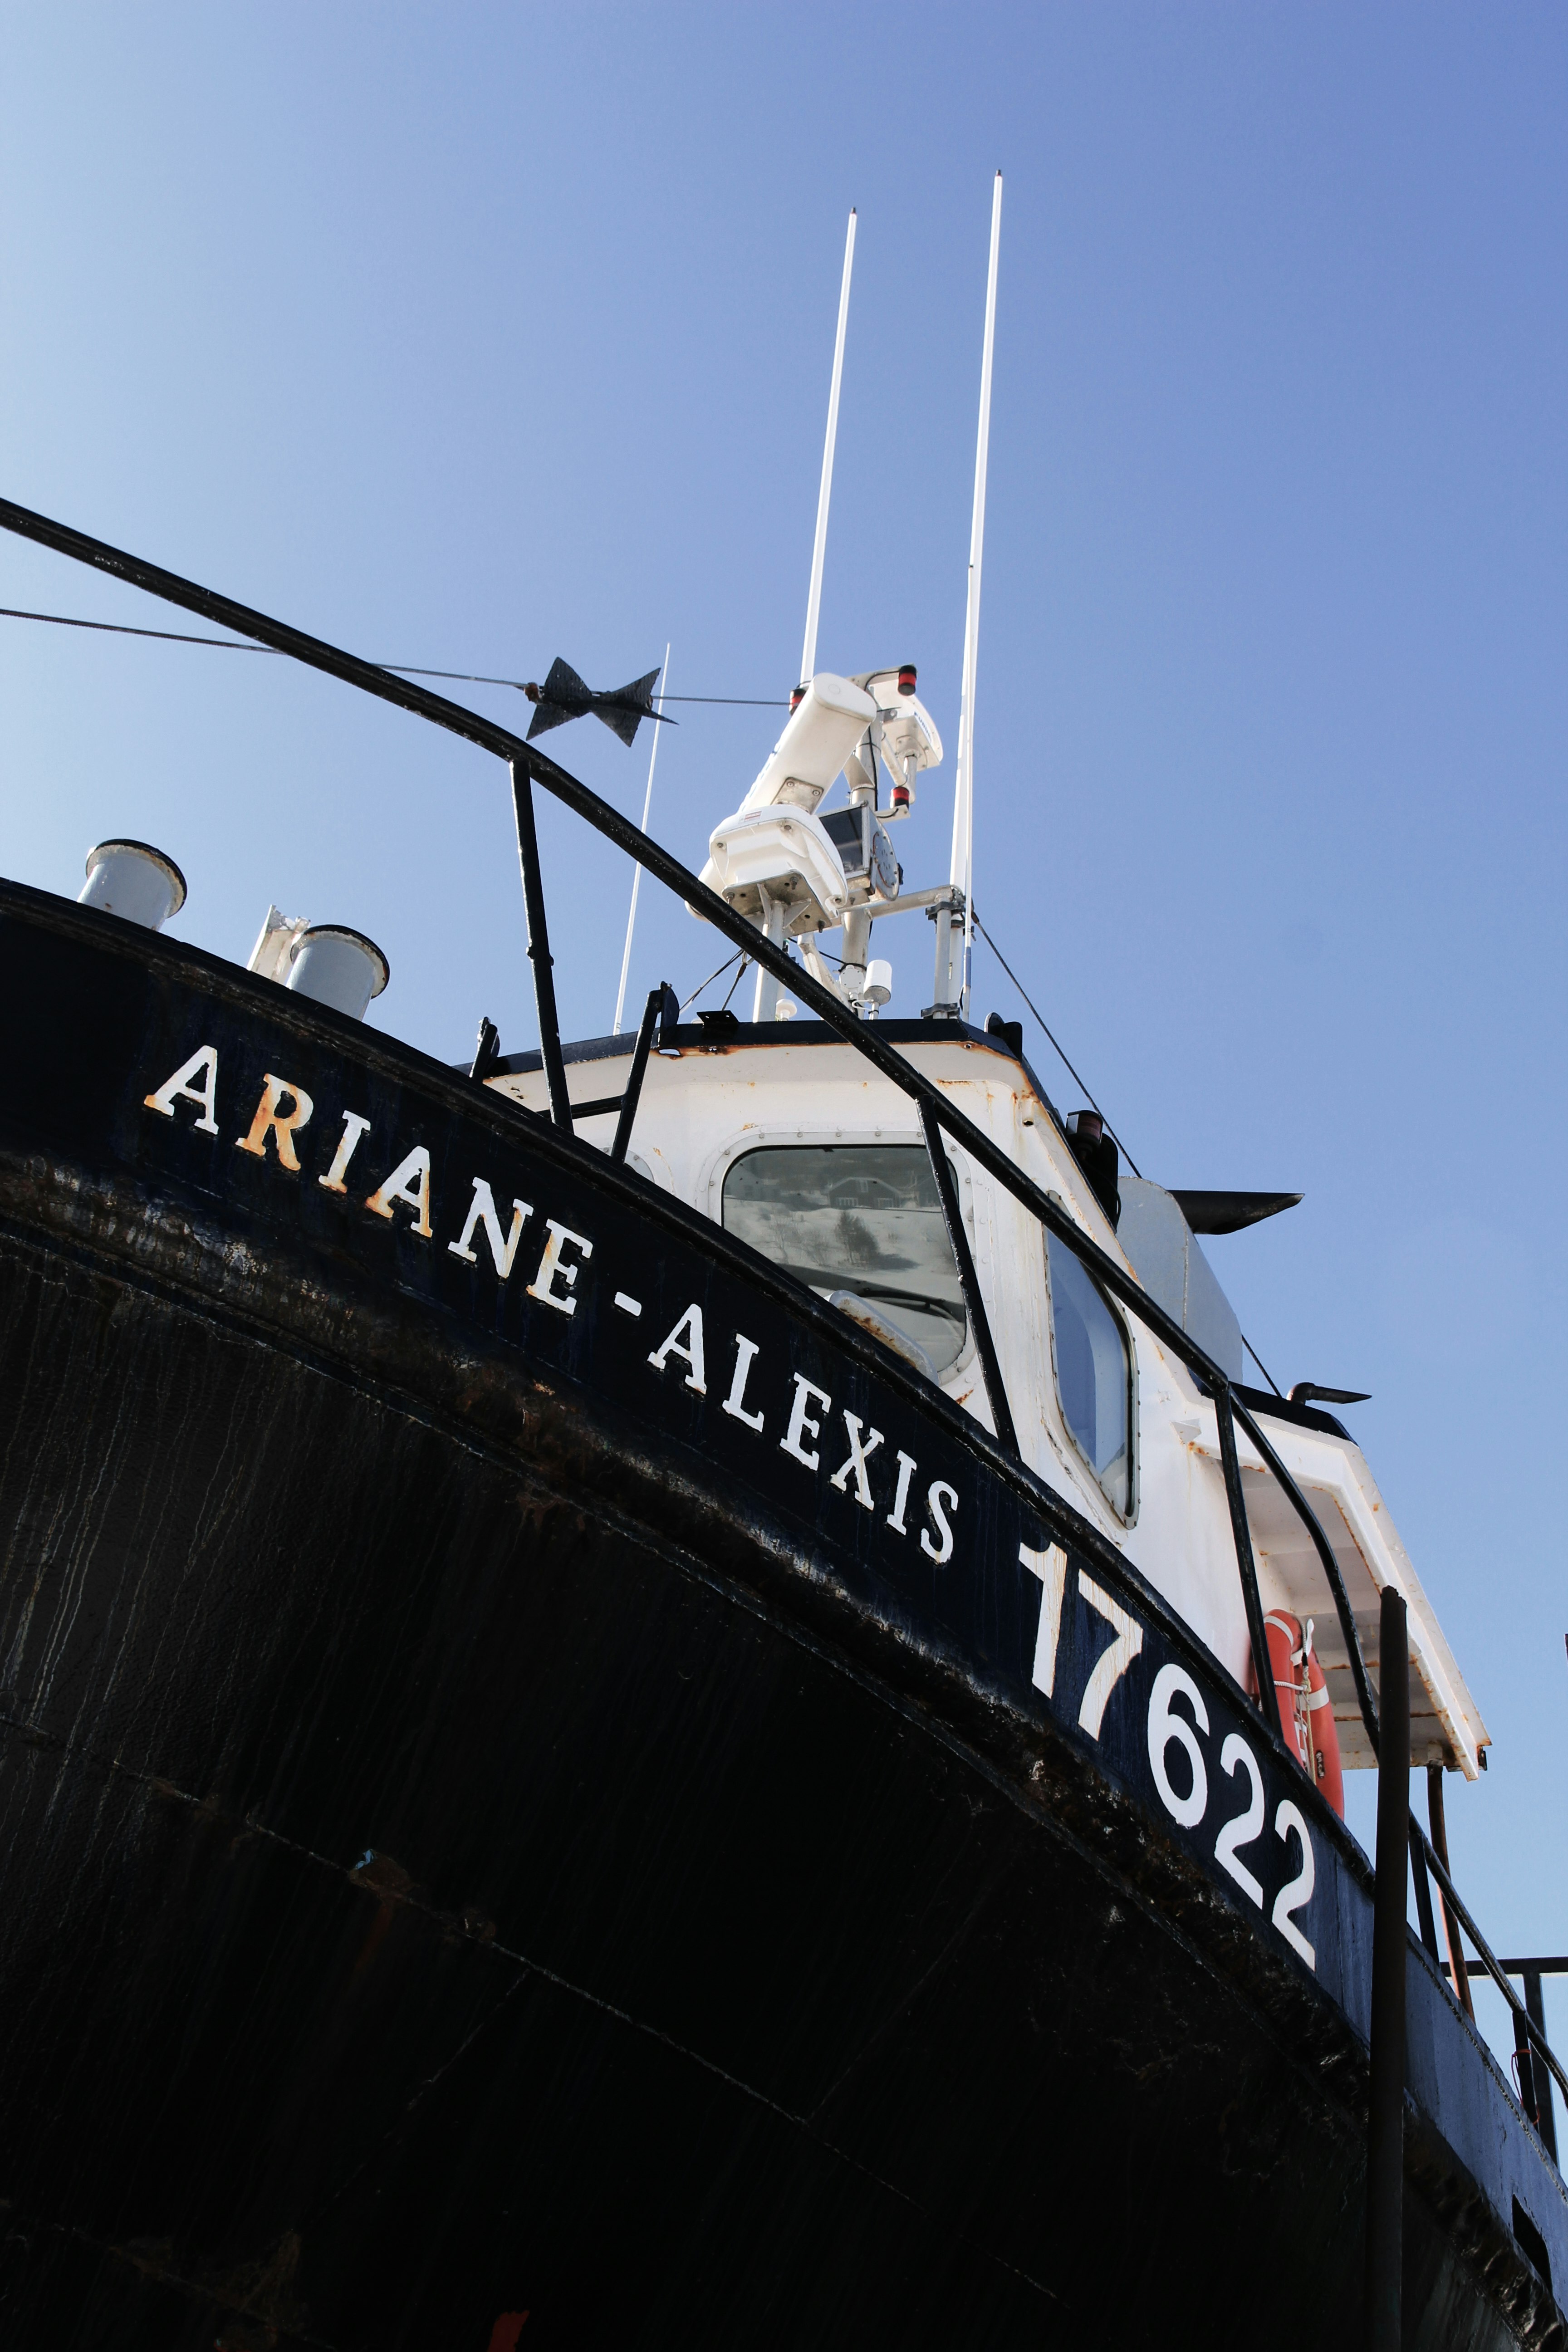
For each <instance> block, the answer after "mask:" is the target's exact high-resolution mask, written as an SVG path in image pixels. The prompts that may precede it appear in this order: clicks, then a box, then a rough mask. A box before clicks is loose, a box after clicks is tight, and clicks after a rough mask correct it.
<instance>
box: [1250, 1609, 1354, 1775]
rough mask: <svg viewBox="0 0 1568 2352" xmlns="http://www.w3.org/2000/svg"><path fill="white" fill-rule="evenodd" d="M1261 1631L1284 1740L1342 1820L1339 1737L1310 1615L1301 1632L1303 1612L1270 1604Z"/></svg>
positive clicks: (1341, 1773)
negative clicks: (1265, 1638) (1294, 1614)
mask: <svg viewBox="0 0 1568 2352" xmlns="http://www.w3.org/2000/svg"><path fill="white" fill-rule="evenodd" d="M1263 1630H1264V1633H1266V1634H1267V1636H1268V1664H1269V1668H1270V1671H1271V1672H1272V1674H1273V1676H1274V1697H1275V1703H1276V1705H1277V1706H1278V1707H1279V1728H1280V1730H1281V1731H1282V1732H1283V1733H1284V1735H1285V1745H1286V1747H1287V1748H1289V1750H1290V1753H1291V1755H1292V1756H1294V1758H1295V1759H1296V1761H1297V1762H1298V1763H1299V1764H1300V1767H1301V1769H1302V1771H1303V1772H1305V1773H1306V1775H1307V1777H1308V1778H1309V1780H1313V1781H1315V1782H1316V1783H1317V1786H1318V1788H1319V1789H1320V1790H1321V1792H1322V1794H1323V1795H1324V1796H1325V1797H1326V1798H1327V1799H1328V1801H1329V1802H1330V1804H1331V1805H1332V1807H1333V1809H1334V1811H1335V1812H1336V1813H1338V1815H1339V1817H1340V1819H1341V1821H1343V1819H1344V1817H1345V1783H1344V1774H1343V1771H1342V1769H1341V1765H1340V1736H1339V1733H1338V1731H1337V1730H1336V1729H1335V1727H1334V1710H1333V1706H1332V1703H1331V1700H1330V1697H1329V1686H1328V1684H1327V1683H1326V1682H1325V1680H1324V1678H1323V1669H1322V1667H1321V1665H1320V1664H1319V1663H1318V1654H1317V1652H1316V1651H1315V1650H1314V1649H1313V1647H1312V1631H1313V1629H1312V1622H1311V1620H1310V1618H1309V1619H1308V1621H1307V1627H1306V1631H1305V1632H1303V1631H1302V1628H1301V1621H1300V1618H1299V1617H1292V1616H1290V1615H1289V1613H1288V1612H1286V1611H1285V1610H1283V1609H1271V1610H1270V1611H1269V1612H1268V1616H1267V1617H1266V1618H1265V1619H1264V1621H1263ZM1303 1669H1305V1671H1304V1672H1303Z"/></svg>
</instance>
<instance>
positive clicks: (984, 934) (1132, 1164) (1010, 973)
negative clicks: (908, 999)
mask: <svg viewBox="0 0 1568 2352" xmlns="http://www.w3.org/2000/svg"><path fill="white" fill-rule="evenodd" d="M974 928H975V929H976V930H977V931H978V932H979V934H980V936H981V938H982V939H983V940H984V942H985V944H986V946H987V947H988V948H989V949H990V950H991V952H992V954H993V955H994V957H995V959H996V961H997V962H998V963H999V964H1000V965H1001V967H1002V969H1003V971H1005V973H1006V975H1007V977H1008V979H1009V980H1010V981H1011V982H1012V983H1013V985H1014V987H1015V988H1016V990H1017V992H1018V993H1019V995H1020V996H1021V997H1022V998H1023V1000H1024V1002H1025V1003H1026V1005H1027V1006H1028V1008H1029V1010H1030V1012H1031V1013H1033V1014H1034V1016H1035V1018H1036V1020H1037V1021H1038V1022H1039V1024H1040V1026H1041V1028H1042V1029H1045V1032H1046V1034H1047V1037H1050V1040H1051V1044H1052V1045H1053V1046H1055V1047H1056V1050H1057V1052H1058V1054H1060V1055H1061V1059H1062V1062H1063V1065H1064V1066H1065V1067H1066V1068H1067V1069H1068V1070H1069V1071H1071V1073H1072V1076H1073V1077H1074V1078H1075V1079H1077V1080H1078V1083H1079V1086H1080V1087H1083V1090H1084V1093H1085V1094H1086V1095H1089V1102H1090V1104H1091V1105H1092V1107H1093V1108H1094V1109H1096V1110H1097V1111H1100V1118H1102V1119H1105V1131H1106V1133H1107V1135H1109V1136H1110V1138H1111V1139H1112V1140H1113V1141H1114V1142H1115V1144H1116V1146H1117V1148H1118V1150H1120V1151H1121V1155H1122V1158H1123V1159H1124V1160H1126V1162H1127V1165H1128V1166H1129V1168H1131V1171H1132V1173H1133V1174H1134V1176H1142V1172H1143V1171H1142V1169H1141V1168H1140V1167H1139V1165H1138V1163H1137V1161H1136V1160H1134V1159H1133V1157H1132V1154H1131V1152H1130V1151H1129V1150H1128V1149H1127V1146H1126V1145H1125V1144H1124V1143H1123V1142H1122V1140H1121V1137H1120V1136H1119V1135H1118V1134H1117V1132H1116V1129H1114V1128H1113V1127H1112V1126H1111V1124H1110V1120H1109V1119H1108V1118H1105V1113H1104V1112H1103V1111H1102V1110H1100V1105H1099V1104H1098V1103H1097V1102H1095V1099H1094V1097H1093V1096H1092V1095H1091V1094H1089V1087H1088V1086H1087V1085H1085V1082H1084V1080H1083V1079H1082V1078H1080V1077H1079V1074H1078V1072H1077V1071H1076V1070H1074V1069H1073V1066H1072V1064H1071V1063H1070V1062H1069V1061H1068V1057H1067V1055H1065V1054H1064V1053H1062V1049H1061V1047H1060V1045H1057V1040H1056V1038H1055V1037H1054V1036H1052V1035H1051V1032H1050V1030H1049V1029H1048V1028H1047V1027H1046V1024H1045V1021H1044V1020H1043V1019H1042V1018H1041V1014H1040V1009H1039V1007H1038V1005H1037V1004H1036V1003H1035V1001H1034V999H1033V998H1032V997H1031V996H1030V994H1029V992H1028V990H1027V989H1026V987H1025V986H1024V983H1023V982H1022V981H1021V980H1020V979H1019V977H1018V975H1017V973H1016V971H1014V969H1013V967H1012V965H1011V964H1010V963H1009V962H1008V961H1007V959H1006V957H1005V955H1004V954H1003V952H1002V950H1001V949H1000V948H999V947H998V946H997V944H996V942H995V940H994V939H993V938H992V936H991V934H990V932H989V931H988V930H987V929H986V928H985V926H984V923H983V922H982V921H981V919H980V918H979V916H978V915H976V916H975V918H974ZM1237 1329H1238V1330H1239V1329H1240V1326H1239V1325H1237ZM1241 1344H1242V1346H1243V1347H1244V1348H1245V1349H1246V1350H1247V1354H1248V1355H1249V1356H1250V1357H1251V1359H1252V1360H1253V1362H1254V1363H1255V1364H1256V1365H1257V1367H1258V1370H1259V1371H1260V1372H1261V1373H1262V1375H1263V1377H1264V1379H1265V1380H1266V1381H1268V1385H1269V1387H1270V1388H1271V1389H1272V1390H1273V1391H1274V1393H1275V1395H1276V1396H1277V1397H1282V1396H1283V1395H1284V1393H1285V1391H1284V1390H1283V1389H1282V1388H1281V1387H1280V1385H1279V1381H1277V1380H1276V1379H1275V1377H1274V1375H1273V1373H1272V1372H1271V1371H1270V1370H1269V1369H1268V1365H1267V1364H1266V1363H1265V1362H1264V1360H1263V1359H1262V1357H1261V1356H1260V1355H1259V1354H1258V1350H1257V1349H1256V1348H1255V1347H1254V1346H1253V1344H1252V1342H1251V1340H1250V1339H1248V1338H1247V1334H1246V1332H1245V1331H1243V1332H1242V1333H1241Z"/></svg>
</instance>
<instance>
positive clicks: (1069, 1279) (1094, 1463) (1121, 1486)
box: [1046, 1234, 1132, 1519]
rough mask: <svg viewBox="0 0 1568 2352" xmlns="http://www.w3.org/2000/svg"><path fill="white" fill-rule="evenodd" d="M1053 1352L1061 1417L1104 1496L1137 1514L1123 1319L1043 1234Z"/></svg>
mask: <svg viewBox="0 0 1568 2352" xmlns="http://www.w3.org/2000/svg"><path fill="white" fill-rule="evenodd" d="M1046 1266H1047V1277H1048V1280H1049V1284H1050V1295H1051V1357H1052V1360H1053V1362H1054V1364H1055V1366H1056V1374H1057V1394H1058V1397H1059V1398H1060V1400H1061V1408H1062V1418H1063V1420H1064V1421H1065V1422H1066V1423H1067V1425H1068V1431H1069V1433H1071V1436H1072V1439H1073V1443H1074V1444H1076V1445H1077V1447H1078V1450H1079V1453H1080V1454H1082V1455H1083V1457H1084V1460H1085V1461H1086V1462H1087V1463H1088V1464H1089V1468H1090V1469H1091V1470H1092V1471H1093V1473H1094V1475H1095V1476H1096V1478H1097V1479H1098V1480H1099V1481H1100V1486H1101V1488H1102V1490H1103V1492H1104V1495H1105V1497H1106V1500H1107V1501H1108V1502H1109V1503H1110V1505H1111V1507H1112V1508H1113V1509H1115V1510H1116V1511H1119V1512H1120V1513H1121V1517H1123V1518H1124V1519H1125V1518H1130V1517H1131V1514H1132V1350H1131V1347H1130V1346H1129V1344H1128V1339H1127V1334H1126V1332H1125V1331H1124V1330H1123V1329H1122V1327H1121V1318H1120V1317H1119V1316H1117V1315H1115V1314H1113V1313H1112V1311H1111V1309H1110V1307H1109V1306H1108V1304H1107V1303H1106V1300H1105V1298H1104V1297H1103V1295H1102V1294H1101V1292H1100V1286H1099V1285H1098V1283H1096V1282H1095V1281H1094V1280H1093V1278H1092V1277H1091V1276H1090V1275H1089V1274H1088V1273H1087V1272H1086V1270H1085V1268H1084V1266H1083V1265H1082V1263H1081V1262H1080V1260H1079V1258H1078V1257H1076V1256H1075V1255H1074V1254H1073V1252H1072V1251H1071V1250H1070V1249H1068V1246H1067V1244H1066V1243H1065V1242H1059V1241H1058V1239H1057V1237H1056V1235H1055V1234H1047V1235H1046Z"/></svg>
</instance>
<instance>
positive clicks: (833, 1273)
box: [723, 1143, 969, 1380]
mask: <svg viewBox="0 0 1568 2352" xmlns="http://www.w3.org/2000/svg"><path fill="white" fill-rule="evenodd" d="M723 1223H724V1227H725V1230H726V1232H728V1233H731V1234H737V1235H738V1236H739V1238H740V1239H741V1240H742V1241H743V1242H749V1243H750V1244H751V1245H752V1248H753V1249H754V1250H756V1251H758V1252H759V1253H760V1254H761V1255H763V1257H765V1258H768V1259H771V1261H772V1262H773V1265H776V1266H778V1267H779V1268H780V1269H781V1271H783V1272H784V1273H785V1274H793V1275H794V1276H795V1278H796V1280H797V1281H799V1282H805V1283H808V1284H809V1285H810V1286H811V1288H812V1289H813V1290H816V1291H819V1292H821V1293H822V1295H823V1296H824V1297H832V1296H833V1294H834V1293H835V1292H836V1291H848V1292H851V1293H852V1294H853V1295H854V1296H855V1297H857V1298H859V1299H863V1300H864V1301H865V1302H866V1304H867V1305H868V1307H872V1308H873V1309H874V1310H875V1311H876V1313H877V1314H878V1315H879V1316H885V1317H886V1318H887V1319H888V1321H889V1323H891V1324H893V1325H895V1326H896V1327H897V1328H898V1329H899V1330H900V1332H902V1333H903V1335H904V1337H905V1338H906V1339H911V1340H913V1342H914V1344H915V1347H916V1349H919V1351H920V1353H921V1356H922V1357H923V1359H924V1363H925V1365H929V1367H930V1370H931V1376H932V1378H933V1379H937V1380H940V1379H941V1378H942V1374H943V1373H944V1372H948V1371H951V1370H952V1367H953V1365H954V1364H956V1363H957V1361H958V1360H959V1358H960V1356H961V1355H962V1354H963V1349H964V1343H965V1340H966V1339H967V1338H968V1335H969V1323H968V1318H967V1316H966V1315H965V1313H964V1307H963V1288H962V1286H961V1285H960V1282H959V1279H958V1268H957V1266H956V1265H955V1264H954V1263H953V1255H952V1247H951V1245H950V1244H949V1242H948V1238H947V1228H946V1226H945V1224H944V1223H943V1222H942V1202H941V1201H940V1200H939V1199H938V1197H937V1189H936V1181H935V1179H934V1178H933V1176H932V1175H931V1162H930V1160H928V1159H927V1158H926V1154H925V1148H924V1146H923V1145H922V1144H919V1143H914V1144H907V1143H805V1144H764V1145H763V1146H761V1147H760V1148H759V1149H758V1150H754V1151H747V1152H745V1153H743V1154H742V1157H741V1158H740V1159H738V1160H733V1161H732V1162H731V1165H730V1168H729V1169H728V1171H727V1172H726V1174H725V1177H724V1192H723Z"/></svg>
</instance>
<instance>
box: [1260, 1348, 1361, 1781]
mask: <svg viewBox="0 0 1568 2352" xmlns="http://www.w3.org/2000/svg"><path fill="white" fill-rule="evenodd" d="M1231 1406H1232V1410H1233V1411H1234V1412H1235V1414H1236V1418H1237V1421H1239V1422H1240V1423H1241V1425H1242V1427H1243V1429H1245V1430H1246V1432H1247V1435H1248V1437H1249V1438H1250V1439H1251V1440H1252V1443H1253V1444H1254V1445H1255V1446H1256V1448H1257V1449H1258V1455H1259V1458H1260V1459H1261V1461H1262V1463H1263V1466H1264V1468H1265V1469H1266V1470H1268V1472H1270V1474H1271V1475H1273V1477H1274V1478H1275V1480H1276V1481H1277V1482H1278V1484H1279V1489H1280V1491H1281V1493H1282V1494H1283V1495H1284V1496H1285V1498H1286V1500H1287V1501H1288V1502H1289V1504H1290V1505H1291V1506H1292V1507H1293V1508H1294V1510H1295V1513H1296V1516H1297V1517H1298V1518H1299V1519H1300V1522H1301V1524H1302V1526H1303V1527H1304V1528H1306V1530H1307V1533H1308V1534H1309V1535H1310V1537H1311V1538H1312V1545H1313V1549H1315V1550H1316V1552H1317V1555H1318V1559H1319V1561H1320V1563H1321V1567H1322V1570H1323V1574H1324V1576H1325V1577H1326V1579H1327V1580H1328V1586H1329V1591H1330V1592H1331V1594H1332V1596H1333V1602H1334V1614H1335V1616H1336V1617H1337V1618H1338V1619H1339V1624H1340V1633H1341V1635H1342V1639H1343V1641H1344V1645H1345V1653H1346V1655H1347V1656H1348V1658H1349V1660H1350V1669H1351V1680H1352V1683H1353V1684H1354V1685H1355V1696H1356V1705H1357V1706H1358V1707H1359V1708H1360V1710H1361V1719H1362V1723H1363V1727H1364V1728H1365V1731H1366V1736H1367V1738H1368V1739H1369V1740H1370V1741H1371V1743H1372V1752H1373V1755H1374V1756H1375V1755H1376V1754H1377V1701H1376V1700H1375V1699H1374V1698H1373V1692H1372V1678H1371V1676H1370V1675H1368V1673H1367V1670H1366V1659H1365V1657H1364V1656H1363V1653H1362V1646H1361V1635H1360V1633H1358V1631H1357V1630H1356V1622H1355V1612H1354V1610H1353V1609H1352V1607H1351V1597H1350V1594H1349V1593H1348V1592H1347V1591H1346V1590H1345V1580H1344V1578H1343V1576H1342V1574H1341V1573H1340V1564H1339V1561H1338V1560H1337V1559H1335V1558H1334V1548H1333V1546H1332V1544H1331V1543H1330V1541H1329V1538H1328V1537H1327V1536H1326V1535H1325V1534H1324V1533H1323V1528H1322V1523H1321V1520H1320V1519H1319V1517H1318V1515H1317V1513H1316V1511H1314V1510H1313V1508H1312V1507H1311V1505H1310V1503H1309V1502H1308V1500H1307V1497H1306V1496H1305V1495H1303V1494H1302V1492H1301V1489H1300V1486H1297V1484H1296V1481H1295V1480H1294V1478H1292V1477H1291V1475H1290V1473H1289V1470H1287V1469H1286V1467H1285V1465H1284V1464H1283V1462H1281V1461H1280V1459H1279V1454H1276V1452H1275V1451H1274V1448H1273V1446H1272V1445H1270V1444H1269V1443H1268V1439H1267V1437H1265V1435H1264V1434H1263V1432H1262V1430H1261V1429H1260V1428H1259V1427H1258V1423H1257V1422H1256V1421H1255V1420H1254V1418H1253V1416H1252V1414H1251V1413H1250V1412H1248V1411H1247V1407H1246V1405H1244V1404H1243V1403H1242V1402H1241V1400H1240V1398H1239V1397H1237V1396H1234V1395H1233V1396H1232V1398H1231Z"/></svg>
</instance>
